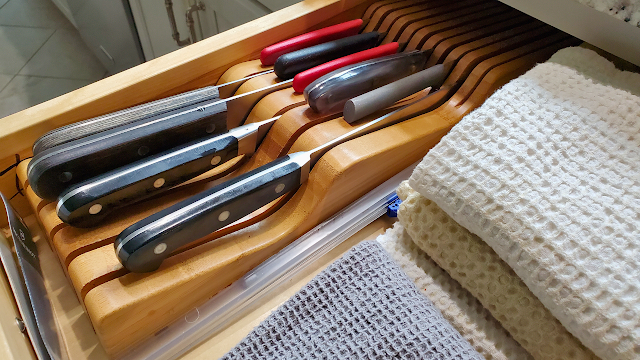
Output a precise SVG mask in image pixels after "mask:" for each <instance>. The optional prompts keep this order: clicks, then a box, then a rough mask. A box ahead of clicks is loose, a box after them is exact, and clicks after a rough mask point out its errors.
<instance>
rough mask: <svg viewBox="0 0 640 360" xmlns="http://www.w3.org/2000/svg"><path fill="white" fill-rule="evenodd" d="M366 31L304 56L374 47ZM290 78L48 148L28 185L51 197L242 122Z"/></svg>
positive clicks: (328, 55)
mask: <svg viewBox="0 0 640 360" xmlns="http://www.w3.org/2000/svg"><path fill="white" fill-rule="evenodd" d="M363 35H366V36H360V35H357V36H356V37H358V38H357V39H350V40H349V41H348V42H346V43H345V42H341V43H340V47H336V46H335V45H327V46H326V47H323V48H316V50H315V52H310V51H309V50H308V49H302V50H299V51H303V52H304V54H305V56H306V55H309V54H312V55H313V56H312V57H313V58H314V59H319V58H322V59H324V60H325V61H330V60H333V59H335V56H337V55H338V54H340V53H342V52H349V51H351V52H354V51H355V50H356V49H357V48H358V46H356V44H365V45H366V46H369V45H372V44H373V45H375V43H374V42H372V41H371V39H374V40H375V41H377V39H378V37H379V34H378V33H371V34H363ZM336 41H340V40H336ZM325 44H327V43H325ZM323 45H324V44H323ZM363 46H364V45H363ZM343 47H344V49H342V50H340V51H337V50H336V49H341V48H343ZM297 52H298V51H295V52H292V53H289V54H286V55H291V54H293V55H292V56H291V57H290V58H291V59H294V60H296V59H298V60H296V61H293V62H292V63H291V65H292V66H294V67H296V68H301V67H300V66H301V61H299V59H301V58H303V57H302V56H297V55H295V54H296V53H297ZM286 69H288V65H287V66H285V70H286ZM286 71H289V70H286ZM292 82H293V80H291V79H290V80H285V81H279V82H275V83H274V84H272V85H269V86H265V87H263V88H261V89H257V90H254V91H251V92H248V93H244V94H241V95H236V96H232V97H230V98H228V99H214V100H209V101H205V102H201V103H198V104H197V107H191V108H188V109H176V110H171V111H169V112H167V113H163V114H159V115H156V116H153V117H151V118H149V119H146V120H145V121H142V122H134V123H130V124H126V125H121V126H119V127H117V128H114V129H111V130H107V131H103V132H100V133H97V134H94V135H91V136H87V137H84V138H82V139H78V140H74V141H71V142H68V143H65V144H61V145H59V146H56V147H53V148H50V149H48V150H45V151H43V152H41V153H39V154H38V155H36V156H34V158H33V160H32V161H31V162H30V163H29V167H28V178H29V183H30V184H31V186H32V189H33V191H34V192H35V193H36V194H37V195H38V196H39V197H41V198H43V199H47V200H50V201H53V200H55V199H56V198H57V197H58V196H59V195H60V193H61V192H62V191H64V189H66V188H68V187H70V186H72V185H74V184H77V183H79V182H81V181H84V180H86V179H89V178H91V177H93V176H96V175H98V174H101V173H104V172H106V171H109V170H113V169H115V168H118V167H120V166H123V165H126V164H129V163H131V162H133V161H136V160H139V159H142V158H144V157H146V156H150V155H154V154H158V153H160V152H162V151H165V150H168V149H170V148H172V147H175V146H178V145H181V144H184V143H187V142H190V141H193V140H196V139H199V138H202V137H206V136H208V135H209V134H217V133H221V132H225V131H226V130H227V129H232V128H235V127H237V126H240V125H242V123H243V122H244V120H245V119H246V118H247V116H248V115H249V113H250V112H251V110H252V108H253V106H254V105H255V104H256V103H257V102H258V101H259V100H260V99H261V98H262V97H264V96H265V95H267V94H270V93H272V92H274V91H278V90H281V89H285V88H288V87H290V86H291V84H292Z"/></svg>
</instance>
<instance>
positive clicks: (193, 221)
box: [114, 152, 310, 272]
mask: <svg viewBox="0 0 640 360" xmlns="http://www.w3.org/2000/svg"><path fill="white" fill-rule="evenodd" d="M309 159H310V158H309V154H308V153H307V152H299V153H295V154H291V155H287V156H285V157H282V158H279V159H277V160H275V161H273V162H271V163H269V164H267V165H264V166H262V167H259V168H257V169H255V170H252V171H250V172H248V173H246V174H244V175H241V176H239V177H237V178H234V179H231V180H229V181H227V182H225V183H223V184H220V185H218V186H215V187H213V188H211V189H209V190H207V191H204V192H202V193H200V194H198V195H195V196H193V197H191V198H189V199H186V200H183V201H181V202H179V203H177V204H175V205H173V206H171V207H169V208H166V209H164V210H162V211H160V212H158V213H156V214H154V215H152V216H150V217H148V218H146V219H143V220H141V221H139V222H137V223H135V224H133V225H131V226H129V227H128V228H126V229H125V230H124V231H123V232H122V233H120V235H118V237H117V238H116V241H115V244H114V245H115V249H116V255H117V257H118V259H119V260H120V262H121V263H122V265H124V267H125V268H127V269H128V270H129V271H131V272H149V271H154V270H156V269H158V268H159V267H160V265H161V264H162V261H163V260H164V259H165V258H166V257H167V256H168V255H169V254H170V253H172V252H173V251H175V250H176V249H178V248H180V247H182V246H185V245H187V244H189V243H192V242H194V241H196V240H198V239H200V238H202V237H204V236H207V235H209V234H211V233H213V232H215V231H217V230H219V229H221V228H223V227H225V226H227V225H229V224H231V223H233V222H234V221H236V220H239V219H241V218H243V217H245V216H247V215H249V214H251V213H252V212H254V211H256V210H258V209H259V208H261V207H262V206H265V205H267V204H269V203H270V202H271V201H273V200H275V199H277V198H279V197H280V196H282V195H283V194H285V193H287V192H289V191H291V190H293V189H295V188H297V187H298V186H299V185H300V183H301V180H302V179H303V176H304V177H306V176H307V175H308V173H309Z"/></svg>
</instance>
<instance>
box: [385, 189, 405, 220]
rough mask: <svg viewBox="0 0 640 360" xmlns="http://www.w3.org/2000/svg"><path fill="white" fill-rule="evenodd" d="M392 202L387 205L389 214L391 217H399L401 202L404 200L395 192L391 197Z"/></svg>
mask: <svg viewBox="0 0 640 360" xmlns="http://www.w3.org/2000/svg"><path fill="white" fill-rule="evenodd" d="M390 201H391V202H390V203H389V205H388V206H387V215H388V216H389V217H393V218H394V217H398V209H399V208H400V204H402V200H400V198H398V195H396V194H393V196H392V197H391V199H390Z"/></svg>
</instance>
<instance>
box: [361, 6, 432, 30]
mask: <svg viewBox="0 0 640 360" xmlns="http://www.w3.org/2000/svg"><path fill="white" fill-rule="evenodd" d="M420 3H429V1H428V0H427V1H424V0H403V1H398V2H394V3H390V4H388V5H383V6H381V7H379V8H378V9H376V11H375V12H374V13H373V15H371V18H370V19H369V22H368V23H367V26H365V28H364V30H363V32H371V31H376V30H378V27H380V25H381V24H382V21H383V20H384V18H385V17H386V16H387V15H389V14H390V13H392V12H393V11H396V10H400V9H404V8H407V7H410V6H413V5H416V4H420Z"/></svg>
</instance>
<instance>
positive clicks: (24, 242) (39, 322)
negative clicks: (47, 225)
mask: <svg viewBox="0 0 640 360" xmlns="http://www.w3.org/2000/svg"><path fill="white" fill-rule="evenodd" d="M0 198H1V199H2V202H3V203H4V206H5V210H6V213H7V218H8V221H9V229H10V230H11V237H12V238H13V244H14V248H15V252H16V257H17V258H18V263H19V264H20V269H21V270H22V277H21V276H20V273H19V271H18V269H17V266H16V264H15V261H14V260H13V254H12V252H11V249H9V247H8V246H7V244H5V242H4V241H1V240H0V259H1V260H2V266H3V267H4V269H5V272H6V274H7V277H8V279H9V284H10V285H11V288H12V290H13V293H14V295H15V297H16V303H17V305H18V310H19V311H20V314H21V315H22V318H23V321H24V324H25V327H26V330H27V334H29V340H30V341H31V344H32V345H33V349H34V352H35V353H36V356H37V357H38V359H40V360H45V359H54V360H60V359H66V358H68V354H67V353H66V350H65V348H64V346H61V344H60V338H59V336H58V330H57V329H58V327H57V325H56V320H55V318H54V316H53V309H52V307H51V303H50V302H49V297H48V295H47V290H46V288H45V285H44V278H43V276H42V270H41V268H40V261H39V259H38V249H37V247H36V244H35V243H34V242H33V238H32V236H31V232H30V231H29V228H28V227H27V225H26V224H25V222H24V220H23V219H22V218H21V217H20V215H18V213H17V212H16V211H15V210H14V209H13V207H12V206H11V204H10V203H9V200H8V199H7V198H6V197H5V196H4V195H3V194H1V193H0ZM0 237H2V235H0ZM25 288H26V289H25ZM25 290H26V291H25Z"/></svg>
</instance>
